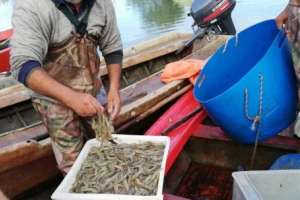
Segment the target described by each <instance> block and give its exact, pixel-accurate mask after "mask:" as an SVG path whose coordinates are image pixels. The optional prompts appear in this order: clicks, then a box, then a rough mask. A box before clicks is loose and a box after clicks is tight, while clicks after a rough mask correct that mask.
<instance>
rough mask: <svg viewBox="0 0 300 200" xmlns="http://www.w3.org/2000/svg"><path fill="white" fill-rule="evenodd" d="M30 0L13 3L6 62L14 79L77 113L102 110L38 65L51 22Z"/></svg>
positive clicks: (93, 100)
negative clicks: (8, 50)
mask: <svg viewBox="0 0 300 200" xmlns="http://www.w3.org/2000/svg"><path fill="white" fill-rule="evenodd" d="M40 12H41V11H40V10H39V9H38V7H37V6H36V4H35V1H32V0H18V1H16V3H15V8H14V13H13V17H12V24H13V29H14V33H13V36H12V39H11V56H10V63H11V66H12V72H13V74H14V76H15V78H16V79H18V80H19V81H20V82H22V83H23V84H25V85H26V86H28V87H29V88H31V89H32V90H34V91H35V92H37V93H40V94H42V95H45V96H49V97H52V98H54V99H57V100H58V101H61V102H62V103H63V104H65V105H66V106H68V107H70V108H71V109H73V110H74V111H75V112H77V113H78V114H79V115H81V116H90V115H93V114H96V112H99V111H100V110H102V106H101V105H100V104H99V103H98V102H97V101H96V99H95V98H94V97H91V96H90V95H87V94H81V93H78V92H76V91H73V90H72V89H70V88H68V87H66V86H64V85H62V84H61V83H59V82H57V81H56V80H54V79H53V78H51V77H50V76H49V75H48V74H47V73H46V72H45V71H44V70H43V69H42V67H41V63H43V60H44V58H45V56H46V55H47V51H48V44H49V40H50V39H49V38H50V34H51V27H52V26H51V24H50V22H49V20H48V19H44V18H43V16H41V15H40Z"/></svg>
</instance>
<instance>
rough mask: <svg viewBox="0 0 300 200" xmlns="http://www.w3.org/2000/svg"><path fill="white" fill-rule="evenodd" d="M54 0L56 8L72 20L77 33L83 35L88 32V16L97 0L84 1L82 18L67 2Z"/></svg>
mask: <svg viewBox="0 0 300 200" xmlns="http://www.w3.org/2000/svg"><path fill="white" fill-rule="evenodd" d="M52 2H53V3H54V4H55V6H56V8H57V9H59V10H60V11H61V12H62V13H63V14H64V15H65V16H66V17H67V18H68V19H69V20H70V22H71V23H72V24H73V25H74V26H75V29H76V33H78V34H80V35H81V36H83V35H84V34H85V33H86V28H87V22H88V17H89V14H90V11H91V9H92V7H93V5H94V3H95V0H86V1H83V2H84V5H82V6H84V11H83V14H82V15H81V16H82V17H81V19H78V18H77V17H76V16H75V15H74V13H73V11H72V9H71V8H70V7H69V6H68V5H67V4H66V3H62V2H61V1H59V0H52Z"/></svg>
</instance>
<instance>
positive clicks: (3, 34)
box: [0, 29, 13, 41]
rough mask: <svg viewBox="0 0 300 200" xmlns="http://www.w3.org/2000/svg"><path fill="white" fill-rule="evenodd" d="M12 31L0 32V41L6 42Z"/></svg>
mask: <svg viewBox="0 0 300 200" xmlns="http://www.w3.org/2000/svg"><path fill="white" fill-rule="evenodd" d="M12 33H13V30H12V29H8V30H6V31H2V32H0V41H3V40H7V39H9V38H10V37H11V36H12Z"/></svg>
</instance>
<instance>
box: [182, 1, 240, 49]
mask: <svg viewBox="0 0 300 200" xmlns="http://www.w3.org/2000/svg"><path fill="white" fill-rule="evenodd" d="M235 4H236V1H235V0H193V3H192V7H191V12H190V13H189V14H188V16H191V17H192V18H193V19H194V24H193V26H192V27H193V30H194V33H195V34H194V36H193V38H192V39H191V40H190V41H188V42H187V43H186V44H185V45H184V46H183V47H182V48H181V49H179V50H178V51H177V53H180V52H181V51H183V50H184V49H185V48H186V47H189V46H191V45H192V44H193V42H194V41H195V40H196V39H198V38H200V39H201V38H203V37H204V36H205V35H234V34H235V33H236V30H235V27H234V24H233V22H232V18H231V12H232V10H233V9H234V7H235Z"/></svg>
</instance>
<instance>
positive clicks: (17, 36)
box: [10, 0, 122, 77]
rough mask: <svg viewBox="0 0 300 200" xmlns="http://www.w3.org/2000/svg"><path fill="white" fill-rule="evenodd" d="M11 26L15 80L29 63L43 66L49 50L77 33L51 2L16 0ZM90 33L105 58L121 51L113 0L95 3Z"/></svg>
mask: <svg viewBox="0 0 300 200" xmlns="http://www.w3.org/2000/svg"><path fill="white" fill-rule="evenodd" d="M12 25H13V29H14V33H13V36H12V39H11V57H10V64H11V66H12V72H13V74H14V76H15V77H18V73H19V71H20V68H21V67H22V65H23V64H24V63H25V62H27V61H29V60H34V61H37V62H39V63H41V65H42V64H43V62H44V60H45V58H46V56H47V51H48V47H49V46H50V45H55V44H59V43H61V42H63V41H65V40H67V39H68V38H69V37H70V36H71V32H72V31H73V32H75V28H74V26H73V25H72V24H71V22H70V21H69V20H68V19H67V18H66V16H65V15H64V14H63V13H62V12H61V11H59V10H58V9H57V8H56V7H55V5H54V3H53V2H52V1H51V0H16V3H15V8H14V12H13V17H12ZM87 31H88V33H89V34H92V35H94V36H95V37H96V38H98V41H99V48H100V50H101V52H102V54H103V55H104V56H105V55H108V54H110V53H112V52H115V51H119V50H122V42H121V38H120V34H119V31H118V28H117V23H116V16H115V12H114V8H113V5H112V2H111V0H96V2H95V4H94V6H93V8H92V10H91V12H90V15H89V18H88V26H87Z"/></svg>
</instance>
